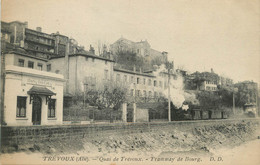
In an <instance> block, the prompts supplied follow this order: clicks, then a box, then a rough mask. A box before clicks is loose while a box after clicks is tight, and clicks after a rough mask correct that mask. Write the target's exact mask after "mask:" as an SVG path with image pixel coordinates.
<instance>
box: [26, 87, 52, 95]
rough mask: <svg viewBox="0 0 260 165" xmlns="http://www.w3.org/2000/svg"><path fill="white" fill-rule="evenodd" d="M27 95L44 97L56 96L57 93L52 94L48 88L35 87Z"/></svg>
mask: <svg viewBox="0 0 260 165" xmlns="http://www.w3.org/2000/svg"><path fill="white" fill-rule="evenodd" d="M27 93H28V94H38V95H44V96H52V95H56V93H54V92H52V91H51V90H49V89H48V88H46V87H40V86H33V87H32V88H31V89H30V90H29V91H28V92H27Z"/></svg>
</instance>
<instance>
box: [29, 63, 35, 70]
mask: <svg viewBox="0 0 260 165" xmlns="http://www.w3.org/2000/svg"><path fill="white" fill-rule="evenodd" d="M33 64H34V63H33V62H32V61H28V68H32V69H33Z"/></svg>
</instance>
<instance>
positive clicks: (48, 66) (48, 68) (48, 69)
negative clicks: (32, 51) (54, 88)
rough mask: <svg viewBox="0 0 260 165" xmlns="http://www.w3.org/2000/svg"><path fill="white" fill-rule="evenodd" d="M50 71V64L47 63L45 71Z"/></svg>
mask: <svg viewBox="0 0 260 165" xmlns="http://www.w3.org/2000/svg"><path fill="white" fill-rule="evenodd" d="M50 71H51V64H48V65H47V72H50Z"/></svg>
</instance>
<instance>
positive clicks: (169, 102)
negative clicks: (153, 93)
mask: <svg viewBox="0 0 260 165" xmlns="http://www.w3.org/2000/svg"><path fill="white" fill-rule="evenodd" d="M168 119H169V122H170V121H171V91H170V67H168Z"/></svg>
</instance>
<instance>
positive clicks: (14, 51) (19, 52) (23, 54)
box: [4, 49, 48, 62]
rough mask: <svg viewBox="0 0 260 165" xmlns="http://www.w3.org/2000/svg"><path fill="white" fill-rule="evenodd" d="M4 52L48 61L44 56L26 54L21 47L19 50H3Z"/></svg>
mask: <svg viewBox="0 0 260 165" xmlns="http://www.w3.org/2000/svg"><path fill="white" fill-rule="evenodd" d="M4 53H5V54H17V55H21V56H26V57H30V58H34V59H37V60H42V61H45V62H47V61H48V59H45V58H42V57H37V56H34V55H31V54H28V53H27V52H23V49H21V50H11V51H6V52H4Z"/></svg>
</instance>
